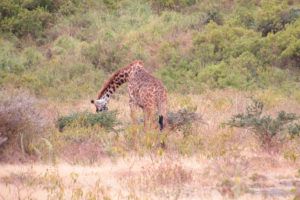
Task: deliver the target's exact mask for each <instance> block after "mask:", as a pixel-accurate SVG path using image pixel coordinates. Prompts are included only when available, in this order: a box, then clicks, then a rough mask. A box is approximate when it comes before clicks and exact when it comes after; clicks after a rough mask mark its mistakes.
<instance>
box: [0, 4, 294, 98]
mask: <svg viewBox="0 0 300 200" xmlns="http://www.w3.org/2000/svg"><path fill="white" fill-rule="evenodd" d="M298 5H299V4H298V3H297V2H294V1H293V2H290V1H288V0H284V1H281V2H278V1H276V0H272V1H261V2H257V1H254V0H253V1H244V0H241V1H234V2H232V1H227V0H225V1H222V2H220V1H216V0H214V1H194V0H192V1H190V0H167V1H164V0H163V1H162V0H158V1H157V0H153V1H152V0H151V1H149V0H145V1H129V0H118V1H111V0H101V1H95V0H90V1H85V2H84V3H82V2H81V1H78V0H67V1H59V0H55V1H50V0H26V1H25V0H22V1H8V0H4V1H1V3H0V12H1V17H2V18H1V19H0V28H1V30H2V34H1V39H0V44H1V47H0V50H1V51H0V85H1V86H8V85H10V86H13V87H25V88H28V89H30V90H31V91H33V92H34V93H35V94H37V95H42V96H47V97H51V98H55V99H74V98H75V99H76V98H81V97H83V96H85V95H87V94H88V93H93V92H94V91H95V90H97V89H99V87H100V86H101V83H102V81H103V79H104V76H108V75H109V74H110V73H112V72H113V71H115V70H116V69H118V68H120V67H122V66H125V65H127V64H128V63H130V62H132V60H136V59H142V60H143V61H144V62H145V63H146V68H147V69H149V71H151V72H154V73H155V74H156V75H157V76H158V77H159V78H161V79H162V80H163V82H164V83H165V85H166V87H167V88H168V90H170V91H175V92H183V93H201V92H203V91H204V90H206V89H207V88H210V89H215V88H228V87H230V88H236V89H239V90H253V89H257V88H263V89H266V88H273V87H274V89H276V90H277V89H278V91H282V92H283V93H284V94H285V95H289V96H295V97H296V98H298V97H297V96H299V95H297V91H298V90H299V84H298V82H299V80H298V78H297V77H299V72H298V71H297V70H293V69H294V68H295V67H296V68H298V67H299V45H300V44H299V30H300V28H299V27H300V26H299V25H300V19H299V18H298V16H299V10H298ZM157 11H159V14H157ZM178 11H180V12H178ZM268 24H271V26H272V28H271V29H272V30H271V31H270V32H268V34H267V35H266V36H265V37H262V34H261V32H264V29H265V27H268V26H269V25H268ZM10 33H14V34H15V35H12V34H10ZM28 35H29V36H30V37H24V36H28ZM16 36H17V37H16ZM36 44H39V45H40V44H43V45H42V46H38V47H35V45H36ZM286 69H289V70H286ZM187 85H188V87H187Z"/></svg>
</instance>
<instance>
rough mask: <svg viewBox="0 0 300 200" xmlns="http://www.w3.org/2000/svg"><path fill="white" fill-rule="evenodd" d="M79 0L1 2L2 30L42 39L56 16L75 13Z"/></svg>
mask: <svg viewBox="0 0 300 200" xmlns="http://www.w3.org/2000/svg"><path fill="white" fill-rule="evenodd" d="M75 5H77V6H78V5H79V1H77V0H67V1H58V0H54V1H52V0H21V1H10V0H3V1H1V2H0V16H1V18H0V30H1V31H2V32H11V33H13V34H15V35H17V36H19V37H23V36H28V35H30V36H32V37H35V38H38V37H41V36H42V34H43V33H44V30H45V28H47V27H48V26H49V25H50V24H51V23H53V22H54V21H55V14H58V13H61V14H65V15H68V14H71V13H74V12H75V10H76V8H75Z"/></svg>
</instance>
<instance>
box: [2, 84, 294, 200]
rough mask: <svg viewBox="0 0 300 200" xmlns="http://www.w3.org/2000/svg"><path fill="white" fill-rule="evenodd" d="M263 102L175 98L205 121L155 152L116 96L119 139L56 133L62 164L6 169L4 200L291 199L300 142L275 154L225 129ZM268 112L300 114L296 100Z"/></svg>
mask: <svg viewBox="0 0 300 200" xmlns="http://www.w3.org/2000/svg"><path fill="white" fill-rule="evenodd" d="M261 94H262V93H253V94H251V93H245V92H237V91H234V90H226V91H214V92H209V93H205V94H203V95H187V96H182V95H179V94H170V96H169V99H170V102H169V105H170V110H171V111H176V110H179V109H183V108H184V109H187V110H189V111H193V112H194V111H195V112H196V113H198V114H201V116H202V120H201V122H199V123H198V122H195V123H193V124H192V125H191V126H188V127H186V129H184V130H183V129H181V130H180V129H177V130H173V131H171V132H170V133H169V135H168V137H167V140H166V144H167V149H165V150H163V149H161V148H159V147H158V146H157V145H155V141H157V140H158V137H157V136H156V135H157V133H155V132H149V133H143V131H142V129H140V128H139V127H132V126H131V121H130V117H129V113H130V111H129V106H126V105H125V106H124V102H128V98H127V97H126V96H123V95H116V96H115V98H114V99H112V101H111V103H110V109H111V110H114V109H117V110H118V118H119V119H120V121H122V123H123V124H122V125H121V126H120V132H119V133H118V134H114V133H108V132H106V131H105V130H102V129H101V128H99V127H94V128H92V127H90V128H76V127H75V128H74V127H73V128H69V129H66V131H64V132H63V133H59V132H58V131H57V132H55V134H53V138H51V137H50V138H49V140H50V141H51V143H52V145H53V147H54V149H55V152H56V157H57V162H56V163H57V164H56V165H54V166H51V165H40V164H34V165H32V166H30V165H2V166H1V171H0V191H1V192H0V194H1V195H0V198H1V197H3V198H4V197H8V198H9V197H13V195H15V194H17V195H18V197H20V199H30V198H31V199H59V198H60V197H61V198H62V199H72V198H73V199H105V198H106V199H228V198H229V199H230V198H235V199H292V198H293V197H294V196H295V194H296V191H297V190H298V188H299V187H300V174H299V169H300V161H299V159H300V149H299V145H298V144H299V138H294V139H291V138H286V139H285V140H282V144H281V145H280V147H279V150H278V151H277V152H275V153H272V154H270V153H268V152H266V151H265V150H264V149H262V148H261V146H260V141H258V139H257V138H256V137H255V136H253V135H252V134H250V132H249V131H247V130H243V129H237V128H229V127H224V126H222V125H221V124H222V123H223V122H225V121H227V120H228V119H230V117H231V116H232V115H234V114H237V113H241V112H243V111H244V110H245V108H246V106H247V105H248V103H249V102H250V99H248V97H251V96H255V97H257V98H261V100H264V98H265V97H262V96H261ZM269 94H270V95H271V94H272V93H269ZM267 104H269V105H270V106H267V110H266V112H267V113H268V114H271V115H272V114H275V113H276V112H277V111H278V110H282V109H284V110H286V111H287V112H298V113H297V114H300V113H299V112H300V105H299V104H297V103H296V102H295V101H293V100H292V99H281V100H280V101H277V100H276V99H275V100H274V102H273V101H272V98H268V99H267ZM50 106H52V107H53V108H55V107H57V110H56V111H54V113H55V112H61V113H68V112H69V111H74V108H76V109H77V110H79V111H83V110H87V109H88V110H90V111H94V107H93V106H92V105H90V104H89V101H88V100H82V101H80V102H73V103H72V104H71V105H67V104H64V105H62V107H60V106H59V104H57V103H56V104H54V103H52V105H50ZM58 108H61V109H58ZM121 108H122V109H121ZM140 117H142V113H140ZM203 121H204V123H203ZM134 130H137V132H136V131H134ZM65 162H68V163H72V164H74V165H70V164H64V163H65ZM79 164H84V166H80V165H79Z"/></svg>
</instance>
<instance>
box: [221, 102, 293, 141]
mask: <svg viewBox="0 0 300 200" xmlns="http://www.w3.org/2000/svg"><path fill="white" fill-rule="evenodd" d="M263 107H264V104H263V103H262V102H261V101H258V100H253V103H252V104H251V105H249V106H248V107H247V108H246V112H245V113H241V114H237V115H234V116H233V117H232V118H231V120H230V121H229V122H228V123H227V124H228V125H230V126H231V127H240V128H246V129H249V130H251V132H253V133H254V134H256V135H257V136H258V137H259V138H260V139H261V141H262V145H263V146H264V147H270V145H271V144H272V143H273V142H274V141H273V140H274V138H275V136H278V135H279V134H282V133H284V132H285V131H286V130H287V126H288V125H290V126H291V123H292V122H293V121H295V120H297V119H299V117H298V116H297V115H296V114H294V113H286V112H285V111H280V112H279V113H278V114H277V117H276V118H273V117H271V116H270V115H262V113H263ZM290 129H291V128H290ZM290 133H291V131H290Z"/></svg>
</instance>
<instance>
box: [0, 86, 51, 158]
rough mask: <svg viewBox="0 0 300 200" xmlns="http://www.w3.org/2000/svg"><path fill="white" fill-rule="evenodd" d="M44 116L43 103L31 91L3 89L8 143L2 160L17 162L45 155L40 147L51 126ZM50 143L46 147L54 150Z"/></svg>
mask: <svg viewBox="0 0 300 200" xmlns="http://www.w3.org/2000/svg"><path fill="white" fill-rule="evenodd" d="M42 113H43V112H42V111H41V108H39V101H38V100H37V99H36V98H35V97H33V96H31V95H30V94H29V93H28V92H25V91H21V90H14V91H10V92H8V91H7V90H4V89H2V90H1V92H0V133H1V136H2V137H3V136H5V137H7V138H8V140H7V142H6V143H4V144H3V145H2V146H1V148H0V155H1V156H0V158H1V159H0V161H7V160H8V161H15V159H23V158H25V157H24V156H25V155H33V154H34V153H38V152H41V151H40V150H39V149H38V148H39V147H38V144H39V143H40V142H41V138H42V137H43V136H44V135H45V132H46V128H47V126H48V125H49V122H48V121H47V119H46V118H45V117H44V116H43V115H42ZM46 143H47V142H44V145H47V146H48V147H45V146H44V148H51V147H50V146H51V144H50V145H49V144H46ZM42 146H43V145H42ZM40 148H42V147H41V146H40Z"/></svg>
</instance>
